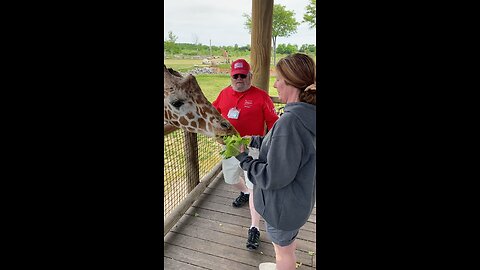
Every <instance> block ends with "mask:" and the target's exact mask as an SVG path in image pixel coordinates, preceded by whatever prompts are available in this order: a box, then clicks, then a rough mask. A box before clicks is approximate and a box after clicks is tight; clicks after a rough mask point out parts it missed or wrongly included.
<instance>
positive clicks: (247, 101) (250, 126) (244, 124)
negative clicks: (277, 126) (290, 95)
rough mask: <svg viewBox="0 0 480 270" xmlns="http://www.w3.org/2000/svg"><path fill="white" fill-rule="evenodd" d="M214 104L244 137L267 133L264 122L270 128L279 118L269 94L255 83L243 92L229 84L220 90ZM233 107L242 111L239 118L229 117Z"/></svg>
mask: <svg viewBox="0 0 480 270" xmlns="http://www.w3.org/2000/svg"><path fill="white" fill-rule="evenodd" d="M212 104H213V106H214V107H215V108H216V109H217V110H218V111H219V112H220V113H221V114H222V116H223V117H225V119H227V120H228V121H229V122H230V123H232V125H233V126H234V127H235V129H237V131H238V132H239V133H240V136H242V137H243V136H246V135H260V136H263V135H265V128H264V123H266V124H267V128H268V130H270V129H271V128H272V126H273V124H274V123H275V121H277V119H278V115H277V114H276V112H275V107H274V105H273V102H272V100H271V99H270V97H269V96H268V94H267V93H266V92H265V91H263V90H261V89H259V88H257V87H255V86H253V85H252V86H251V87H250V89H248V90H247V91H245V92H241V93H240V92H237V91H235V90H233V88H232V86H228V87H227V88H225V89H223V90H222V91H221V92H220V94H219V95H218V97H217V99H216V100H215V101H214V102H213V103H212ZM231 108H237V110H238V111H239V112H240V113H239V115H238V119H231V118H228V111H229V110H230V109H231Z"/></svg>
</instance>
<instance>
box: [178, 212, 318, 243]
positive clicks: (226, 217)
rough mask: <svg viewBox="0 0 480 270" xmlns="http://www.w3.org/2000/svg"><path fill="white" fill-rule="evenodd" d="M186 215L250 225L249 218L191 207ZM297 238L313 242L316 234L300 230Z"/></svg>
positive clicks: (247, 226)
mask: <svg viewBox="0 0 480 270" xmlns="http://www.w3.org/2000/svg"><path fill="white" fill-rule="evenodd" d="M186 214H187V215H190V216H195V214H197V216H199V217H202V218H206V219H210V220H214V221H217V222H219V223H226V224H236V225H241V226H243V227H245V228H249V227H250V225H251V221H250V217H248V218H246V217H242V216H238V215H232V214H229V213H221V212H218V211H212V210H208V209H203V208H197V207H195V206H192V207H191V208H190V209H188V210H187V212H186ZM260 227H261V228H260V229H262V228H265V225H260ZM260 231H262V230H260ZM297 237H298V238H300V239H304V240H313V239H316V233H315V232H312V231H307V230H304V229H301V230H300V232H299V233H298V236H297Z"/></svg>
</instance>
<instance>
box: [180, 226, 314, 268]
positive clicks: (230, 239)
mask: <svg viewBox="0 0 480 270" xmlns="http://www.w3.org/2000/svg"><path fill="white" fill-rule="evenodd" d="M219 227H220V226H219ZM173 231H174V232H177V233H180V234H182V235H186V236H191V237H194V238H199V239H203V240H207V241H209V242H212V243H217V244H220V245H224V246H228V247H232V248H240V249H243V250H245V251H247V252H254V253H259V254H261V255H263V256H270V258H262V259H261V260H260V261H258V263H260V262H262V261H271V260H272V261H273V260H274V259H275V251H274V248H273V245H272V244H271V243H263V242H261V244H260V246H259V248H258V249H256V250H254V251H248V250H247V249H246V247H245V243H246V238H247V234H246V233H245V235H242V236H237V235H232V234H228V233H221V232H218V231H216V230H211V229H206V228H200V227H198V226H195V225H193V224H190V225H187V224H185V225H183V226H179V227H177V228H175V229H174V230H173ZM260 236H262V235H260ZM245 254H247V253H245ZM296 255H297V261H298V262H302V264H304V265H310V266H312V263H313V262H312V256H310V255H309V254H308V253H306V252H301V251H296Z"/></svg>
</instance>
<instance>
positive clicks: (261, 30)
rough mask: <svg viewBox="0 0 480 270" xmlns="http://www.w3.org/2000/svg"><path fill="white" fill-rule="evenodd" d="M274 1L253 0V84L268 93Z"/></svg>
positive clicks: (251, 57) (251, 56)
mask: <svg viewBox="0 0 480 270" xmlns="http://www.w3.org/2000/svg"><path fill="white" fill-rule="evenodd" d="M272 21H273V0H252V35H251V55H250V59H251V60H250V62H251V67H252V73H253V81H252V84H253V85H255V86H257V87H258V88H260V89H263V90H265V91H266V92H267V93H268V84H269V82H270V56H271V48H272Z"/></svg>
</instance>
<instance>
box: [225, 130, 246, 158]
mask: <svg viewBox="0 0 480 270" xmlns="http://www.w3.org/2000/svg"><path fill="white" fill-rule="evenodd" d="M223 141H224V142H225V150H223V151H221V152H220V154H221V155H222V156H223V158H224V159H227V158H231V157H234V156H236V155H238V154H240V145H242V144H243V145H245V149H246V148H247V146H248V145H249V144H250V138H242V137H240V135H237V134H236V135H230V136H224V137H223Z"/></svg>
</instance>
